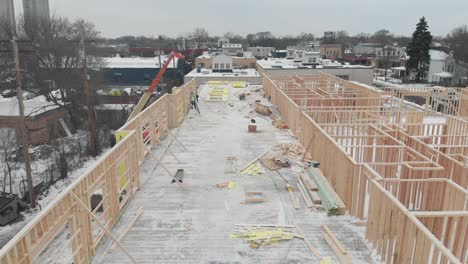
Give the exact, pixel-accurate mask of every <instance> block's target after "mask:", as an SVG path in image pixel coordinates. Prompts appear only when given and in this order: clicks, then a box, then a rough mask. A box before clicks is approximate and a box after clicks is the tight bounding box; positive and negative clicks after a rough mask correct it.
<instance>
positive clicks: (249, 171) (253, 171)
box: [241, 162, 265, 176]
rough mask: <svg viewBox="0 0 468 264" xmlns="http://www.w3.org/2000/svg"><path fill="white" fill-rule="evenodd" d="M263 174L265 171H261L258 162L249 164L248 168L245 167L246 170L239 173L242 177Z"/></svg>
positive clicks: (261, 168)
mask: <svg viewBox="0 0 468 264" xmlns="http://www.w3.org/2000/svg"><path fill="white" fill-rule="evenodd" d="M264 173H265V170H264V169H263V167H262V165H260V163H258V162H254V163H252V164H250V165H249V166H247V168H245V169H244V170H242V171H241V174H242V175H251V176H255V175H258V174H264Z"/></svg>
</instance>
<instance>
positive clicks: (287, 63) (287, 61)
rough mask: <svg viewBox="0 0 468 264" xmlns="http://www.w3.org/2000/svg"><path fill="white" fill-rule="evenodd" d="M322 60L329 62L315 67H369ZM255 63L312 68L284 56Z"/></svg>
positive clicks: (275, 67)
mask: <svg viewBox="0 0 468 264" xmlns="http://www.w3.org/2000/svg"><path fill="white" fill-rule="evenodd" d="M320 61H321V62H322V63H323V62H329V63H330V64H328V65H326V66H325V65H322V64H319V65H315V69H326V68H347V69H371V68H372V67H370V66H363V65H349V64H345V65H343V64H341V63H338V62H331V61H330V60H323V59H321V60H320ZM257 64H258V65H259V66H260V67H262V68H264V69H277V68H280V69H304V68H309V69H312V68H313V66H312V65H303V64H302V62H295V61H294V60H290V59H285V58H272V59H268V60H257Z"/></svg>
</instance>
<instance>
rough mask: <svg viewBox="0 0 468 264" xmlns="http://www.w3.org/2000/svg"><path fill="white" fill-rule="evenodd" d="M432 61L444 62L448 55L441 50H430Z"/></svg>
mask: <svg viewBox="0 0 468 264" xmlns="http://www.w3.org/2000/svg"><path fill="white" fill-rule="evenodd" d="M429 55H430V56H431V60H438V61H444V60H446V59H447V57H448V54H447V53H445V52H443V51H440V50H429Z"/></svg>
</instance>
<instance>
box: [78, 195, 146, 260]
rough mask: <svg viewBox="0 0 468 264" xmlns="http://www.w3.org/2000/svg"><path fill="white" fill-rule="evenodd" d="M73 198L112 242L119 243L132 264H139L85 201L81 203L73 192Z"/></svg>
mask: <svg viewBox="0 0 468 264" xmlns="http://www.w3.org/2000/svg"><path fill="white" fill-rule="evenodd" d="M71 196H72V197H73V198H74V199H75V200H76V201H77V202H78V204H79V205H81V207H83V209H84V210H85V211H86V212H87V213H88V215H89V216H91V218H93V219H94V221H96V223H97V224H98V225H99V226H100V227H101V228H102V230H104V232H106V234H107V235H108V236H109V237H110V238H111V239H112V240H114V241H115V243H117V245H118V246H119V247H120V248H121V249H122V251H123V252H124V253H125V255H127V257H128V258H129V259H130V260H131V261H132V263H134V264H137V263H138V262H137V261H136V260H135V259H134V258H133V257H132V256H131V255H130V253H128V250H127V249H126V248H125V247H124V245H122V243H120V241H119V240H118V239H117V238H116V237H115V236H114V235H113V234H112V233H111V232H110V231H109V230H108V229H107V228H106V226H105V225H104V224H103V223H101V221H100V220H99V218H98V217H97V216H95V215H94V214H93V212H91V210H90V209H89V208H88V207H87V206H86V205H85V204H84V203H83V201H81V199H80V198H78V196H76V194H74V193H73V192H72V193H71Z"/></svg>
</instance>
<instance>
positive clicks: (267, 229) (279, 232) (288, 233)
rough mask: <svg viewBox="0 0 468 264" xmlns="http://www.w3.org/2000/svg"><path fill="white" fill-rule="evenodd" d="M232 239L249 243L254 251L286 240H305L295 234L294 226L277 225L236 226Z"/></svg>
mask: <svg viewBox="0 0 468 264" xmlns="http://www.w3.org/2000/svg"><path fill="white" fill-rule="evenodd" d="M230 237H231V239H232V238H240V239H242V240H244V241H247V242H249V243H250V247H251V248H253V249H257V248H259V247H260V246H262V245H276V244H278V243H279V242H280V241H284V240H292V239H294V238H301V239H303V238H304V236H302V235H301V234H298V233H296V232H295V228H294V226H277V225H236V231H235V232H234V233H232V234H231V236H230Z"/></svg>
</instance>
